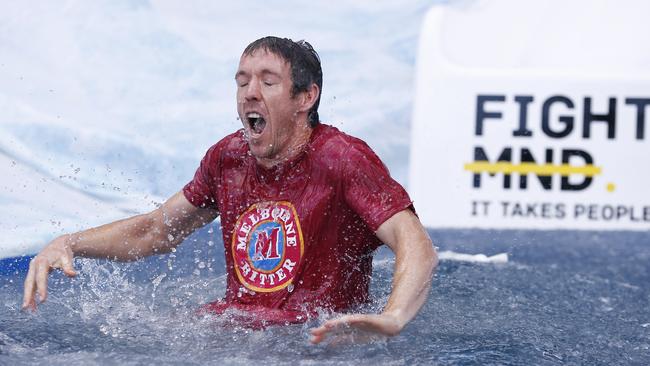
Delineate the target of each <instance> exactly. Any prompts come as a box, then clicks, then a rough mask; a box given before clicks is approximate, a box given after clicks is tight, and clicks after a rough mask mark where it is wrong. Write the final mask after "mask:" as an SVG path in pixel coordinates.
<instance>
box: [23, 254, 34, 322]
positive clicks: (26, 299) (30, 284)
mask: <svg viewBox="0 0 650 366" xmlns="http://www.w3.org/2000/svg"><path fill="white" fill-rule="evenodd" d="M35 274H36V270H35V269H34V262H33V260H32V262H31V263H30V264H29V271H28V272H27V278H25V289H24V292H23V309H25V310H27V309H32V310H36V301H35V299H34V294H35V292H36V277H35Z"/></svg>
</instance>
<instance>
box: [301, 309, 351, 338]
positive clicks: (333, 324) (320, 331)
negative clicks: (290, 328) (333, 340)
mask: <svg viewBox="0 0 650 366" xmlns="http://www.w3.org/2000/svg"><path fill="white" fill-rule="evenodd" d="M351 318H352V316H350V315H345V316H342V317H340V318H336V319H331V320H328V321H326V322H325V323H323V324H322V325H321V326H320V327H318V328H313V329H312V330H311V335H312V337H311V339H310V342H311V343H312V344H318V343H321V342H322V341H324V340H325V339H326V338H327V336H329V335H331V334H332V333H335V332H337V331H339V330H340V329H341V328H347V327H349V321H350V319H351Z"/></svg>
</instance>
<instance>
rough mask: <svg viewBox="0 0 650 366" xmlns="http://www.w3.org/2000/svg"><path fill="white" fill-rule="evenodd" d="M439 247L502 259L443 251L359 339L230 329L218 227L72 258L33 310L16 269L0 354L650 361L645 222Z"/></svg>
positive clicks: (120, 359)
mask: <svg viewBox="0 0 650 366" xmlns="http://www.w3.org/2000/svg"><path fill="white" fill-rule="evenodd" d="M430 234H431V236H432V238H433V239H434V242H435V243H436V244H437V245H438V246H439V247H440V249H441V250H454V251H457V252H463V253H485V254H488V255H491V254H496V253H501V252H506V253H508V255H509V258H510V260H509V262H508V263H504V264H477V263H464V262H455V261H442V262H441V263H440V266H439V268H438V271H437V274H436V278H435V281H434V282H433V284H432V289H431V294H430V297H429V300H428V301H427V303H426V304H425V306H424V307H423V309H422V311H421V312H420V314H419V315H418V316H417V318H416V319H414V321H413V322H411V323H410V324H409V325H408V327H407V328H406V329H405V330H404V331H403V332H402V334H401V335H399V336H397V337H394V338H391V339H387V340H386V339H376V340H373V341H371V342H370V343H366V344H361V345H346V344H325V345H318V346H314V345H311V344H309V342H308V339H309V329H310V328H311V327H314V326H316V325H318V324H319V323H320V322H321V321H322V319H327V318H329V317H332V316H335V315H334V314H323V316H322V318H321V319H320V320H319V319H313V320H310V321H309V322H308V323H306V324H303V325H290V326H277V327H271V328H268V329H266V330H261V331H260V330H250V329H246V328H241V327H238V326H237V324H236V323H235V322H233V321H232V317H231V316H230V315H224V316H220V317H199V316H196V315H195V310H196V308H197V307H198V305H199V304H203V303H205V302H208V301H211V300H213V299H215V298H218V297H220V296H222V295H223V293H224V289H225V275H224V259H223V248H222V245H223V244H222V242H221V240H220V239H219V238H220V237H221V235H220V233H219V232H218V230H215V229H214V228H212V227H210V228H205V229H203V230H201V231H199V232H198V233H197V234H195V235H194V236H192V237H191V238H190V239H188V240H187V241H186V243H184V244H183V245H182V246H181V247H179V248H178V250H177V251H176V252H175V253H172V254H168V255H164V256H158V257H152V258H148V259H146V260H143V261H139V262H135V263H113V262H107V261H100V260H88V259H77V260H76V262H75V266H76V268H77V269H78V270H79V276H78V277H77V278H75V279H73V280H70V279H68V278H66V277H64V276H63V275H62V274H60V273H54V274H53V275H52V277H51V282H50V297H49V300H48V302H47V303H45V304H43V305H42V306H40V308H39V310H38V312H36V313H26V312H22V311H20V304H21V299H22V282H23V280H24V273H19V274H14V275H10V276H2V277H0V287H1V288H2V290H1V292H0V364H1V365H20V364H36V365H39V364H42V365H89V364H108V365H111V364H114V365H137V364H154V363H156V364H161V365H173V364H183V365H192V364H195V365H202V364H207V363H212V364H217V363H218V364H234V365H238V364H252V363H258V362H263V363H264V364H279V365H282V364H287V365H289V364H291V365H293V364H307V365H311V364H319V365H320V364H324V365H348V364H374V365H412V364H443V365H486V364H499V365H531V364H541V365H547V364H548V365H553V364H594V365H595V364H602V365H614V364H624V365H648V364H650V311H649V310H648V309H650V307H649V305H650V304H649V303H650V265H649V263H650V233H648V232H576V231H483V230H466V231H465V230H436V231H430ZM392 265H393V257H392V254H391V253H390V251H389V250H388V249H386V248H381V249H380V250H379V251H378V253H377V254H376V256H375V260H374V275H373V283H372V289H371V291H372V295H373V302H372V303H371V304H369V305H368V307H367V308H366V309H364V310H366V311H378V310H379V309H381V307H382V306H383V305H384V304H385V302H386V300H387V296H388V294H389V292H390V283H391V278H392Z"/></svg>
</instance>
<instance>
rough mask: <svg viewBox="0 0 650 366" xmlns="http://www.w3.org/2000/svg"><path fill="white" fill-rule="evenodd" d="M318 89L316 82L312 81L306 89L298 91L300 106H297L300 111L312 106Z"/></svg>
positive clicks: (316, 97)
mask: <svg viewBox="0 0 650 366" xmlns="http://www.w3.org/2000/svg"><path fill="white" fill-rule="evenodd" d="M319 93H320V89H319V88H318V85H316V83H312V84H311V86H310V87H309V88H307V90H306V91H304V92H301V93H300V107H299V108H298V110H299V111H301V112H307V111H309V110H310V109H311V107H313V106H314V103H316V99H318V94H319Z"/></svg>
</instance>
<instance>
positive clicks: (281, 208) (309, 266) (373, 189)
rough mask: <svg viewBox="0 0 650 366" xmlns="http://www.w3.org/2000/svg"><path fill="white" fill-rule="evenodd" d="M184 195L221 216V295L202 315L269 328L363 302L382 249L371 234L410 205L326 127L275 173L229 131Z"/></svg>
mask: <svg viewBox="0 0 650 366" xmlns="http://www.w3.org/2000/svg"><path fill="white" fill-rule="evenodd" d="M183 193H184V194H185V197H186V198H187V199H188V200H189V201H190V202H191V203H192V204H193V205H195V206H197V207H206V208H207V207H209V208H213V209H217V210H218V211H219V213H220V216H221V226H222V232H223V242H224V246H225V255H226V270H227V288H226V295H225V298H224V299H223V300H219V301H217V302H215V303H212V304H209V305H208V306H207V307H205V308H204V310H208V311H214V312H223V311H224V310H226V309H227V308H236V309H245V310H250V312H252V313H256V312H257V313H260V314H262V313H263V314H266V316H267V317H268V318H269V320H270V321H271V322H273V320H274V319H275V320H281V321H300V320H304V319H305V316H304V315H306V314H313V313H314V311H315V310H316V309H318V308H324V309H328V310H335V311H342V310H346V309H349V308H351V307H353V306H356V305H359V304H361V303H364V302H367V301H368V289H369V285H370V277H371V272H372V252H373V251H374V250H375V249H376V248H377V247H378V246H380V245H381V242H380V241H379V239H378V238H377V237H376V235H375V234H374V232H375V231H376V230H377V229H378V228H379V226H380V225H381V224H382V223H383V222H384V221H386V220H387V219H388V218H390V217H391V216H393V215H394V214H396V213H397V212H399V211H402V210H404V209H406V208H409V207H412V202H411V200H410V198H409V196H408V194H407V193H406V191H405V190H404V188H402V186H401V185H400V184H399V183H397V182H396V181H395V180H393V179H392V178H391V177H390V175H389V173H388V170H387V169H386V167H385V166H384V164H383V163H382V162H381V160H380V159H379V158H378V157H377V155H376V154H375V153H374V152H373V151H372V150H371V149H370V148H369V147H368V145H366V144H365V143H364V142H363V141H361V140H359V139H357V138H354V137H351V136H349V135H346V134H344V133H342V132H341V131H339V130H338V129H336V128H335V127H332V126H328V125H323V124H320V125H318V126H317V127H316V128H315V129H314V130H313V132H312V135H311V137H310V141H309V143H308V145H307V146H306V148H305V149H304V150H303V151H302V152H301V153H300V154H299V155H298V156H296V157H295V158H293V159H292V160H290V161H287V162H284V163H282V164H280V165H277V166H275V167H273V168H271V169H265V168H263V167H261V166H259V165H257V163H256V160H255V158H254V157H253V156H252V155H251V153H250V151H249V148H248V144H247V142H246V140H245V139H244V135H243V131H242V130H240V131H238V132H235V133H233V134H231V135H229V136H227V137H225V138H224V139H223V140H221V141H219V142H218V143H217V144H215V145H214V146H212V147H211V148H210V149H209V150H208V152H207V153H206V155H205V157H204V158H203V160H202V161H201V165H200V167H199V168H198V170H197V171H196V174H195V176H194V179H193V180H192V181H191V182H189V183H188V184H187V185H186V186H185V187H184V189H183ZM278 314H284V315H278Z"/></svg>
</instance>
